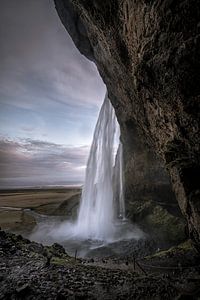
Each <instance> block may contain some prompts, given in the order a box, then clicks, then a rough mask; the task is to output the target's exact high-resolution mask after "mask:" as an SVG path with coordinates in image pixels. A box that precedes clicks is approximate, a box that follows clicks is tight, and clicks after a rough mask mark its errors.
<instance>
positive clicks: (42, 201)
mask: <svg viewBox="0 0 200 300" xmlns="http://www.w3.org/2000/svg"><path fill="white" fill-rule="evenodd" d="M80 191H81V190H80V188H50V189H18V190H2V191H0V227H1V228H2V229H3V230H11V231H16V232H19V231H21V230H24V229H26V231H31V230H32V229H33V228H34V226H35V220H34V218H33V217H32V216H30V215H29V214H28V213H27V212H26V209H33V210H34V211H36V212H38V213H42V214H47V215H52V214H54V212H55V210H56V209H57V208H58V207H59V206H60V205H61V204H62V203H63V201H67V200H68V199H70V198H71V197H73V196H74V195H78V194H80Z"/></svg>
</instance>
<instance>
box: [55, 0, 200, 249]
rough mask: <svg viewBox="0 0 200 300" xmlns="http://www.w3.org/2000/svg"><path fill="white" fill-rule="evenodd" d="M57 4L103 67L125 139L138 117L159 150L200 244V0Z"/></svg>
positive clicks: (65, 0)
mask: <svg viewBox="0 0 200 300" xmlns="http://www.w3.org/2000/svg"><path fill="white" fill-rule="evenodd" d="M55 3H56V8H57V11H58V14H59V16H60V18H61V20H62V22H63V24H64V26H65V27H66V28H67V30H68V32H69V33H70V35H71V36H72V38H73V40H74V42H75V44H76V46H77V47H78V48H79V50H80V52H81V53H82V54H84V55H86V56H87V57H88V58H90V59H91V60H93V61H95V63H96V65H97V67H98V70H99V73H100V75H101V77H102V78H103V80H104V82H105V84H106V86H107V89H108V93H109V98H110V99H111V102H112V104H113V106H114V108H115V111H116V114H117V117H118V120H119V123H120V125H121V128H122V141H125V143H126V134H127V128H125V127H127V124H128V128H129V129H128V131H130V132H131V130H132V125H131V124H134V125H133V127H135V126H136V127H137V132H138V135H139V136H140V139H141V140H142V139H143V140H145V143H148V144H149V145H150V147H151V149H152V151H151V152H155V153H156V154H157V155H159V156H160V157H161V159H162V160H163V162H164V164H165V166H166V168H167V169H168V171H169V174H170V176H171V180H172V185H173V188H174V191H175V193H176V197H177V200H178V203H179V206H180V208H181V211H182V213H183V215H184V216H185V217H186V219H187V222H188V229H189V233H190V236H191V237H192V238H193V240H194V241H195V242H196V245H197V246H198V245H199V247H200V190H199V181H200V162H199V161H200V156H199V150H200V149H199V139H200V138H199V120H200V118H199V117H200V116H199V112H200V109H199V108H200V107H199V106H200V95H199V94H200V59H199V57H200V1H199V0H197V1H196V0H179V1H177V0H162V1H161V0H148V1H147V0H104V1H101V0H55ZM123 129H124V130H123ZM133 139H134V137H133Z"/></svg>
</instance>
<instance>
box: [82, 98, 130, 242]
mask: <svg viewBox="0 0 200 300" xmlns="http://www.w3.org/2000/svg"><path fill="white" fill-rule="evenodd" d="M118 132H119V124H118V122H117V119H116V116H115V112H114V109H113V107H112V105H111V103H110V100H109V98H108V95H107V94H106V96H105V99H104V103H103V105H102V108H101V110H100V114H99V117H98V121H97V124H96V127H95V131H94V136H93V141H92V146H91V149H90V154H89V159H88V162H87V169H86V177H85V183H84V186H83V191H82V197H81V203H80V209H79V214H78V220H77V224H76V234H78V235H79V236H81V237H82V238H86V239H88V238H90V239H100V240H104V239H107V238H108V237H112V236H113V235H114V232H115V221H116V218H117V216H119V217H121V218H124V217H125V205H124V194H123V170H122V167H123V164H122V145H121V143H120V142H119V134H117V133H118ZM116 144H117V146H118V150H117V154H115V153H116V149H115V148H116ZM114 162H115V166H114ZM114 198H115V199H114ZM116 202H117V203H116Z"/></svg>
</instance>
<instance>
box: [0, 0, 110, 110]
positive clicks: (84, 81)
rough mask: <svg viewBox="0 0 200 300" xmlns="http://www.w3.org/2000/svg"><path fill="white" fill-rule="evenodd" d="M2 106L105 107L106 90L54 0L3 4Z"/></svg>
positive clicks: (0, 41)
mask: <svg viewBox="0 0 200 300" xmlns="http://www.w3.org/2000/svg"><path fill="white" fill-rule="evenodd" d="M0 23H1V25H0V28H1V30H0V44H1V48H0V58H1V70H0V91H1V94H0V95H1V101H2V102H3V103H10V104H11V105H15V106H17V107H21V108H26V109H38V108H40V109H41V105H42V106H45V107H46V108H47V107H49V109H50V108H51V105H52V102H53V103H55V104H56V105H58V104H60V105H65V106H66V109H67V106H71V107H73V108H74V111H75V109H77V107H80V108H84V109H86V108H94V107H96V109H97V108H98V107H99V106H100V104H101V102H102V100H103V95H104V93H105V87H104V85H103V83H102V81H101V79H100V76H99V75H98V72H97V70H96V67H95V65H94V64H93V63H91V62H89V61H88V60H87V59H86V58H85V57H84V56H82V55H80V53H79V52H78V50H77V49H76V48H75V46H74V44H73V42H72V41H71V38H70V37H69V35H68V33H67V31H66V30H65V29H64V27H63V26H62V24H61V21H60V19H59V18H58V16H57V13H56V11H55V8H54V3H53V0H47V1H40V0H29V1H28V4H27V0H20V1H18V0H13V1H7V0H2V2H1V11H0Z"/></svg>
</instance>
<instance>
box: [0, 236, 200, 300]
mask: <svg viewBox="0 0 200 300" xmlns="http://www.w3.org/2000/svg"><path fill="white" fill-rule="evenodd" d="M185 251H186V252H187V253H188V251H187V247H186V246H184V247H182V248H180V253H182V255H183V256H182V261H184V253H186V252H185ZM175 253H176V250H175V248H174V249H172V250H171V251H169V252H167V253H166V252H164V253H163V252H162V254H160V255H158V254H157V255H156V257H157V261H158V262H159V264H160V261H161V260H162V261H163V260H164V259H165V261H166V257H170V256H172V257H173V255H175ZM189 255H190V257H191V256H192V255H193V254H192V252H189ZM162 256H163V257H162ZM154 260H155V258H154V256H151V257H149V259H148V258H146V262H145V263H146V264H147V263H150V264H152V263H153V261H154ZM166 262H167V261H166ZM142 263H143V264H144V261H142V260H139V261H136V267H135V268H133V263H130V264H129V261H127V258H126V259H125V260H122V259H121V261H120V260H116V258H107V259H101V260H100V259H99V260H98V261H96V260H95V259H88V260H81V259H75V258H73V257H70V256H68V255H67V254H66V253H65V250H64V248H63V247H62V246H60V245H58V244H54V245H52V246H46V247H44V246H42V245H41V244H38V243H35V242H30V241H29V240H27V239H24V238H22V237H21V236H20V235H18V236H16V235H14V234H11V233H5V232H4V231H0V281H1V284H0V299H188V298H186V297H190V298H189V299H199V298H198V297H200V290H199V287H200V273H199V271H200V269H199V267H198V261H197V257H196V258H194V260H193V261H190V263H193V264H194V263H195V265H193V266H192V267H191V266H190V267H189V266H188V267H187V268H186V269H184V268H182V269H181V268H178V269H174V271H173V272H162V271H159V272H157V273H156V272H154V271H153V272H152V270H147V269H146V268H144V267H142V268H141V266H142ZM138 266H140V267H138ZM179 267H180V265H179Z"/></svg>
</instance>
